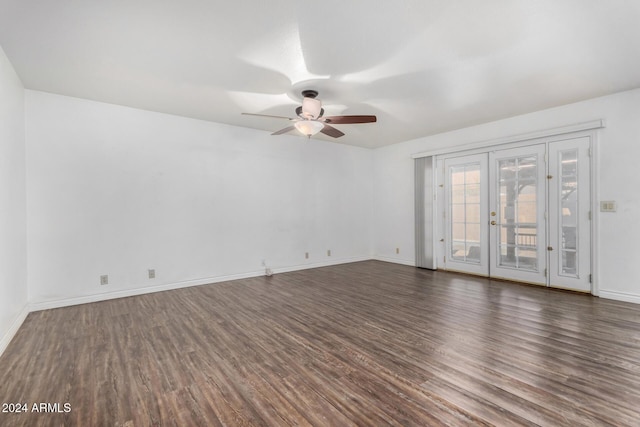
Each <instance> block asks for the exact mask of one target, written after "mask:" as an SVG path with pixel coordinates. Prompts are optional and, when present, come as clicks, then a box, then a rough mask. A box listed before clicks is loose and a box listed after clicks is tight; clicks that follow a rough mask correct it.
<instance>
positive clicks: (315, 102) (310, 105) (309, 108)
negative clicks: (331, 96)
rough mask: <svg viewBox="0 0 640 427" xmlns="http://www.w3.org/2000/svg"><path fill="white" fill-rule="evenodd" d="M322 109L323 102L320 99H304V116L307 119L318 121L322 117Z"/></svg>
mask: <svg viewBox="0 0 640 427" xmlns="http://www.w3.org/2000/svg"><path fill="white" fill-rule="evenodd" d="M321 108H322V102H320V100H319V99H314V98H309V97H307V96H305V97H304V98H302V115H303V116H304V118H306V119H317V118H318V117H320V109H321Z"/></svg>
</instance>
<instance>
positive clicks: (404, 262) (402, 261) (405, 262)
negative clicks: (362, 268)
mask: <svg viewBox="0 0 640 427" xmlns="http://www.w3.org/2000/svg"><path fill="white" fill-rule="evenodd" d="M373 259H375V260H377V261H384V262H392V263H394V264H402V265H408V266H410V267H415V266H416V261H415V260H413V259H411V260H409V259H402V258H392V257H387V256H382V255H376V256H374V257H373Z"/></svg>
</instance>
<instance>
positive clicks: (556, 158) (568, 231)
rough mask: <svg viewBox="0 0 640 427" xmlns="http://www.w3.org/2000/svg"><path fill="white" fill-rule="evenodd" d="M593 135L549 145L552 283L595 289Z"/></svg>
mask: <svg viewBox="0 0 640 427" xmlns="http://www.w3.org/2000/svg"><path fill="white" fill-rule="evenodd" d="M589 149H590V138H589V137H588V136H585V137H581V138H572V139H566V140H561V141H554V142H551V143H550V144H549V284H550V286H553V287H559V288H566V289H573V290H577V291H583V292H590V291H591V224H590V220H591V212H590V209H591V187H590V180H591V174H590V159H589Z"/></svg>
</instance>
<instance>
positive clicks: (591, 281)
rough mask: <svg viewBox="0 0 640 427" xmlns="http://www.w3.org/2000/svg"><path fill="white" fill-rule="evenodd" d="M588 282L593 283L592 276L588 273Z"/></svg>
mask: <svg viewBox="0 0 640 427" xmlns="http://www.w3.org/2000/svg"><path fill="white" fill-rule="evenodd" d="M589 283H593V276H592V275H591V274H589Z"/></svg>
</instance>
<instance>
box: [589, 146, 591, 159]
mask: <svg viewBox="0 0 640 427" xmlns="http://www.w3.org/2000/svg"><path fill="white" fill-rule="evenodd" d="M589 157H591V147H589Z"/></svg>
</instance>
